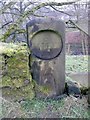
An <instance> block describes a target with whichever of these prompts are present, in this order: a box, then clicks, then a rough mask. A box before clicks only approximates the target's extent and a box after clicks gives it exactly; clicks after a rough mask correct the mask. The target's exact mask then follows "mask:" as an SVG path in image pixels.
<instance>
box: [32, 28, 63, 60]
mask: <svg viewBox="0 0 90 120" xmlns="http://www.w3.org/2000/svg"><path fill="white" fill-rule="evenodd" d="M31 42H32V48H31V49H32V52H33V54H34V55H35V56H36V57H39V58H41V59H47V60H48V59H53V58H55V57H57V56H58V55H59V54H60V52H61V50H62V39H61V36H60V35H59V34H58V33H56V32H55V31H53V30H41V31H39V32H37V33H36V34H35V35H33V37H32V39H31Z"/></svg>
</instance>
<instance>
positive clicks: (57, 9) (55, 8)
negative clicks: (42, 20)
mask: <svg viewBox="0 0 90 120" xmlns="http://www.w3.org/2000/svg"><path fill="white" fill-rule="evenodd" d="M50 7H52V8H53V9H54V10H56V11H58V12H61V13H63V14H66V15H68V16H72V15H70V14H68V13H66V12H64V11H60V10H58V9H56V8H55V7H53V6H52V5H50Z"/></svg>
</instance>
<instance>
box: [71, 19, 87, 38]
mask: <svg viewBox="0 0 90 120" xmlns="http://www.w3.org/2000/svg"><path fill="white" fill-rule="evenodd" d="M69 21H70V23H71V24H73V25H74V26H75V27H76V28H78V29H79V30H80V31H82V32H84V33H85V34H86V35H88V36H89V34H88V33H87V32H86V31H84V30H83V29H82V28H80V27H79V26H78V25H77V24H76V23H74V22H73V21H72V20H69Z"/></svg>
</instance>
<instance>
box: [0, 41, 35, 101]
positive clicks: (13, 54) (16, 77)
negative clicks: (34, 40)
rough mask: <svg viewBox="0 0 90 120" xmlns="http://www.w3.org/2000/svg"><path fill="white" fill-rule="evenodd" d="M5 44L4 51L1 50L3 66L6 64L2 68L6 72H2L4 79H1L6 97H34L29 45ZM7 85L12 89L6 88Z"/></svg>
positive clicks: (1, 85)
mask: <svg viewBox="0 0 90 120" xmlns="http://www.w3.org/2000/svg"><path fill="white" fill-rule="evenodd" d="M3 45H4V46H2V51H0V52H2V53H0V54H1V55H2V58H3V64H2V66H4V67H3V68H2V71H4V74H2V81H0V87H2V95H3V96H4V97H11V98H12V97H13V98H14V100H19V99H26V98H28V99H32V98H33V97H34V90H33V85H32V84H33V82H32V78H31V74H30V72H29V66H28V62H29V60H28V49H27V47H26V46H24V45H23V44H17V45H16V44H5V43H3ZM5 56H6V57H5ZM0 61H1V60H0ZM1 62H2V61H1ZM5 62H6V63H5ZM27 81H28V82H27ZM7 86H8V87H10V88H11V89H9V88H7V90H6V87H7Z"/></svg>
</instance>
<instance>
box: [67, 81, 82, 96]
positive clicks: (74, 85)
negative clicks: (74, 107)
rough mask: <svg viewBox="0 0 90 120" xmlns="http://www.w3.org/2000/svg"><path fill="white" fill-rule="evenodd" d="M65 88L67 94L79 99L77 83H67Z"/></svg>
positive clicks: (79, 93) (79, 92)
mask: <svg viewBox="0 0 90 120" xmlns="http://www.w3.org/2000/svg"><path fill="white" fill-rule="evenodd" d="M67 86H68V92H69V94H73V95H74V96H75V97H79V96H80V95H81V91H80V88H79V85H78V83H76V82H74V81H67Z"/></svg>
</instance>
